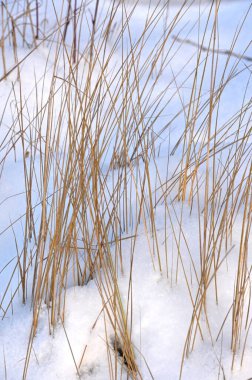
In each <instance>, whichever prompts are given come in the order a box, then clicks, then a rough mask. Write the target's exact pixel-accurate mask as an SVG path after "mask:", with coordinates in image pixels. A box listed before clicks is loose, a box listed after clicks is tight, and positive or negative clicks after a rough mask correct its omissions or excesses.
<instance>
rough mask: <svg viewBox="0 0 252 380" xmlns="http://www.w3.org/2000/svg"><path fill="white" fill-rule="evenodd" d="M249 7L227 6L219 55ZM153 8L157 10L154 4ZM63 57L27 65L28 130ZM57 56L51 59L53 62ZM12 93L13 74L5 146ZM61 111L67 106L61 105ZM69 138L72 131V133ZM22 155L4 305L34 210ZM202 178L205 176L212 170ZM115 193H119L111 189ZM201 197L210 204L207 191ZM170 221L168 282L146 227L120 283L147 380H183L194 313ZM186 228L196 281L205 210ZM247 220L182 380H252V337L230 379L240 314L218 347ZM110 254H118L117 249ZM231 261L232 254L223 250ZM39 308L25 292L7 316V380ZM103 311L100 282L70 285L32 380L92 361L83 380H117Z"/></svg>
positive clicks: (138, 19) (44, 53)
mask: <svg viewBox="0 0 252 380" xmlns="http://www.w3.org/2000/svg"><path fill="white" fill-rule="evenodd" d="M49 3H50V2H49ZM249 4H250V1H243V2H231V3H229V4H228V3H224V2H223V4H222V5H221V9H220V12H219V34H220V41H219V45H220V48H223V49H227V48H229V47H230V46H231V43H232V38H233V36H234V33H235V30H236V28H237V25H238V24H239V23H240V22H241V20H242V18H243V17H244V15H245V14H246V11H247V10H248V7H249ZM49 5H51V4H49ZM57 6H58V7H60V2H58V3H57V2H56V7H57ZM108 7H109V2H105V3H104V8H103V11H102V12H105V11H106V9H107V8H108ZM152 7H153V8H154V5H153V4H152ZM201 7H202V8H205V9H206V10H207V9H208V7H209V5H205V4H202V5H201ZM176 10H177V6H173V7H170V9H169V14H170V16H172V14H174V13H175V12H176ZM49 12H51V15H52V19H53V18H54V12H53V9H52V7H50V6H49ZM146 14H147V6H146V5H145V4H142V3H141V4H139V5H138V7H137V8H136V12H135V15H134V17H133V19H132V20H131V24H130V25H131V26H132V29H131V30H132V35H133V38H137V37H138V30H139V28H140V25H143V23H144V21H145V17H146ZM198 15H199V8H198V6H197V5H195V6H194V7H191V8H190V11H189V12H188V13H187V14H186V15H185V16H184V17H183V19H182V21H181V24H179V26H178V30H179V29H180V28H181V27H182V25H183V26H184V31H183V35H184V36H187V33H188V32H189V31H190V28H191V26H192V25H193V24H194V22H195V21H196V20H197V18H198ZM206 17H207V12H206V11H204V13H203V15H202V20H201V23H202V28H203V25H204V20H205V19H206ZM230 20H232V22H230ZM251 22H252V14H251V11H250V13H249V14H248V17H247V20H246V22H245V24H244V27H243V31H242V33H241V35H240V36H239V39H238V41H237V43H236V45H235V48H234V50H235V51H237V52H238V53H241V52H243V51H244V49H245V48H246V47H247V46H248V44H249V43H250V42H251V30H250V29H251ZM162 28H163V25H161V24H160V27H158V28H157V29H156V30H155V32H154V33H153V36H152V37H151V39H150V40H149V41H148V43H147V46H146V50H144V52H143V57H142V59H143V60H144V57H146V56H147V54H148V53H149V49H151V46H152V45H154V44H155V43H156V41H157V39H158V38H159V36H160V31H161V30H162ZM210 30H211V29H210ZM202 32H203V29H202V31H200V35H202ZM70 38H71V34H70V35H69V39H70ZM85 38H86V37H85V36H84V37H83V43H84V39H85ZM186 38H187V37H186ZM190 38H191V39H192V40H194V41H197V38H198V30H197V27H196V29H195V28H194V30H193V31H192V32H191V33H190ZM207 38H208V37H207ZM178 47H179V44H175V45H174V47H173V49H174V50H173V51H175V50H176V49H177V48H178ZM194 51H195V48H194V47H192V46H190V45H183V50H182V49H181V48H180V49H179V52H178V53H177V54H176V55H175V56H174V58H173V60H172V62H171V63H170V65H168V67H167V68H166V71H165V72H164V74H163V76H162V81H161V83H159V85H158V86H157V87H156V89H155V91H156V94H157V93H158V91H160V90H161V89H162V88H164V87H165V86H166V85H167V83H168V81H169V80H171V78H172V77H171V75H172V73H173V75H176V73H180V69H181V68H182V67H183V66H184V65H185V63H186V61H187V58H188V59H189V57H191V56H192V54H193V53H194ZM28 52H29V49H27V48H22V47H19V48H18V56H19V59H21V58H22V57H24V56H25V55H26V54H27V53H28ZM54 53H55V50H54V47H53V46H41V47H39V48H38V49H37V50H36V51H35V52H34V53H33V54H32V55H31V56H30V57H29V58H28V59H27V60H26V62H25V64H22V67H21V78H22V91H23V100H25V101H26V102H27V109H26V110H25V112H24V114H25V116H26V117H27V118H28V115H29V117H30V119H27V120H26V122H27V123H29V122H31V120H32V115H33V114H34V113H35V109H34V104H35V101H34V99H35V96H34V84H35V77H36V81H37V82H38V90H39V91H38V96H39V99H40V102H41V104H42V103H43V101H44V99H46V98H47V96H48V95H49V91H50V83H51V79H52V74H53V71H52V70H53V69H52V67H53V62H54ZM119 54H120V53H119ZM119 54H118V55H117V53H115V65H116V61H117V59H118V57H119ZM249 54H250V55H252V48H251V46H250V47H249V48H248V50H247V51H246V55H249ZM48 55H49V59H48V62H47V58H48ZM6 56H7V60H8V62H11V60H12V52H11V51H10V50H8V51H7V53H6ZM226 59H227V57H225V56H222V57H220V62H219V72H218V75H217V81H219V80H220V75H221V73H222V71H223V65H224V64H225V62H226ZM231 61H232V62H235V59H234V58H231ZM195 62H196V57H194V58H193V59H192V60H191V61H190V62H188V63H187V64H186V66H185V69H184V70H183V72H182V73H181V74H179V76H178V81H179V84H181V85H182V84H183V81H184V80H185V78H187V76H188V75H190V73H192V71H193V69H194V67H195ZM10 66H11V65H10ZM231 67H232V63H230V68H231ZM64 69H65V68H64V67H63V65H62V66H59V68H58V73H60V72H63V71H64ZM1 70H2V69H1ZM45 70H46V75H45V79H43V80H42V79H41V78H42V77H43V75H44V72H45ZM237 70H244V71H243V72H242V73H241V74H240V75H239V76H237V78H235V79H234V80H232V81H231V82H230V84H229V86H227V88H226V89H225V93H224V95H223V97H222V100H221V105H220V112H219V113H220V117H219V123H220V125H223V124H224V123H225V121H227V120H228V119H229V118H230V117H231V116H232V115H235V112H236V111H238V110H239V109H240V107H241V105H242V101H243V96H244V91H245V88H246V85H247V81H248V79H249V77H250V73H249V70H246V69H245V64H244V62H240V63H239V64H238V67H237V69H236V71H237ZM250 72H251V71H250ZM1 75H2V71H0V77H1ZM227 75H228V74H227ZM192 80H193V78H191V79H190V80H189V81H187V82H186V84H185V88H182V89H181V92H182V97H183V98H184V101H185V102H186V100H188V95H189V91H188V89H187V88H186V87H187V86H188V87H189V88H190V86H191V84H192ZM57 85H58V86H60V81H59V82H57ZM12 86H14V88H15V89H16V91H17V93H18V86H19V83H18V82H17V81H16V72H13V73H12V74H11V75H10V76H9V77H8V79H7V80H6V81H2V82H0V99H1V101H0V115H2V114H3V113H4V114H3V118H2V121H1V128H0V143H2V141H3V138H4V136H5V133H6V130H8V126H9V125H11V124H12V113H11V109H14V108H15V103H14V102H13V100H14V94H13V91H12V88H13V87H12ZM42 91H43V92H42ZM176 91H177V88H173V89H172V88H171V89H169V95H171V96H173V94H174V93H176ZM208 92H209V83H208V82H207V79H205V80H204V84H203V94H204V98H205V99H207V97H208ZM9 93H11V96H10V100H9V101H8V106H7V110H6V111H4V107H5V103H6V101H7V97H8V95H9ZM152 96H153V97H155V94H152ZM250 96H251V84H250V83H249V86H248V90H247V94H246V101H249V100H250ZM58 101H59V102H60V95H59V99H58ZM13 107H14V108H13ZM55 109H57V104H55ZM180 109H181V103H180V99H178V98H177V97H176V98H173V100H172V101H171V102H170V103H169V105H168V106H167V107H166V109H165V112H164V116H163V118H161V119H162V120H161V121H160V124H159V125H158V127H157V131H158V129H161V128H162V126H163V125H164V124H165V123H166V122H167V121H168V120H170V118H171V117H172V116H173V115H175V114H176V112H177V111H178V110H180ZM14 113H15V112H14ZM202 117H203V116H202ZM247 118H249V115H247ZM183 123H184V118H183V115H182V116H181V117H180V118H178V119H177V120H176V121H175V123H174V125H173V127H172V128H171V129H170V131H171V132H170V139H171V140H170V141H171V146H172V147H173V146H174V145H175V144H176V142H177V140H178V138H179V137H180V135H181V133H182V131H183V129H182V128H183ZM64 128H66V125H65V126H64ZM64 128H63V132H64ZM235 128H236V125H234V126H233V129H234V130H235ZM231 131H232V130H230V131H229V134H230V140H232V136H231ZM63 132H62V133H63ZM16 133H18V131H16ZM16 137H17V135H15V133H14V132H13V139H14V140H15V139H16ZM162 141H163V140H162ZM28 148H29V144H28V143H27V149H28ZM8 149H9V147H8V146H7V147H6V148H5V149H3V150H1V156H0V161H1V160H2V158H4V155H5V152H6V151H8ZM223 154H224V153H223ZM22 155H23V153H22V146H21V143H20V141H18V142H17V144H16V147H15V156H14V154H13V153H11V154H10V155H8V157H7V159H6V160H5V162H4V167H3V172H2V176H1V186H0V210H1V212H0V252H1V255H0V299H2V297H3V295H4V291H5V289H6V284H7V282H8V281H9V279H10V276H11V273H12V271H13V269H14V266H15V263H16V261H15V258H16V255H17V252H16V244H15V239H14V236H16V237H17V240H18V242H19V243H20V242H21V241H22V236H23V228H24V226H23V215H24V214H25V212H26V201H25V197H24V195H23V191H24V178H23V160H22ZM180 155H181V147H179V148H178V149H177V151H176V153H175V154H174V155H173V156H170V157H169V159H170V163H169V173H170V174H172V173H173V171H174V170H175V168H176V166H177V163H178V161H179V157H180ZM167 159H168V137H167V136H166V139H164V141H163V142H162V144H161V147H160V156H159V158H157V163H158V166H159V167H160V168H162V167H166V163H167ZM28 160H29V158H28ZM150 170H151V174H152V178H151V180H152V184H153V188H154V183H155V179H156V176H155V165H154V164H153V163H150ZM161 172H162V171H161ZM201 173H202V174H203V175H204V170H203V169H202V172H201ZM162 175H163V179H165V178H166V173H163V172H162ZM50 186H52V185H50ZM110 186H113V181H112V179H111V183H110ZM174 194H175V192H174ZM160 195H161V192H158V193H157V197H159V196H160ZM200 195H201V197H202V199H203V196H204V194H203V190H202V192H201V193H200ZM33 199H34V204H36V203H37V202H39V196H38V194H37V193H36V191H35V190H34V193H33ZM202 199H200V202H202ZM133 208H134V207H133ZM164 214H165V211H164V206H163V204H159V205H158V206H157V207H156V210H155V221H156V228H157V239H158V241H159V248H160V257H161V260H162V264H163V265H164V267H165V257H166V256H165V239H167V236H168V237H169V239H168V240H169V241H168V250H169V256H168V273H165V272H164V273H162V274H161V273H160V272H159V270H158V260H157V255H156V256H155V257H154V258H153V256H152V252H151V249H150V247H153V245H154V239H153V236H152V235H151V233H150V232H148V233H146V230H145V228H144V223H141V224H140V226H139V228H138V236H137V239H136V246H135V250H134V252H135V253H134V261H133V270H132V273H131V270H130V259H131V254H132V243H131V240H130V239H128V240H124V241H123V242H122V252H123V265H124V272H123V274H120V275H119V288H120V292H121V296H122V301H123V304H124V306H126V305H127V297H128V292H129V291H131V292H132V305H133V306H132V341H133V342H134V346H135V353H136V359H137V363H138V365H139V368H140V371H141V373H142V376H143V379H144V380H147V379H151V378H154V379H155V380H167V379H169V380H176V379H179V375H180V368H181V360H182V355H183V350H184V344H185V340H186V335H187V332H188V328H189V324H190V321H191V316H192V310H193V307H192V302H191V300H190V296H189V292H188V287H187V284H186V279H185V276H184V275H183V270H182V266H181V263H180V260H179V259H178V255H177V249H176V242H175V241H174V238H173V237H172V236H173V230H172V226H171V223H170V222H168V226H165V225H164ZM35 215H36V217H39V215H40V211H39V207H38V211H37V214H36V213H35ZM177 217H178V218H180V217H181V203H179V202H177V203H176V206H175V209H174V210H173V211H172V216H171V218H172V220H173V222H174V228H175V231H176V232H177V234H179V233H180V227H179V223H178V221H177V219H176V218H177ZM182 219H183V224H182V225H183V227H182V228H183V236H184V238H182V239H181V255H182V258H183V262H184V264H185V266H186V273H190V272H192V273H193V270H192V265H191V260H190V257H189V252H188V248H187V245H186V243H187V244H188V246H189V248H190V253H193V259H194V263H195V264H196V265H197V266H198V267H199V265H200V256H199V249H200V246H199V231H198V213H197V210H192V212H190V207H189V206H188V205H187V204H186V203H185V204H184V206H183V212H182ZM241 219H242V217H241V215H238V217H237V219H236V221H235V227H234V228H233V241H232V245H233V246H234V249H232V251H231V254H230V255H229V256H228V258H227V260H225V263H224V264H223V265H222V266H221V267H220V269H219V271H218V278H217V281H218V283H219V287H218V290H219V294H218V299H219V302H218V305H216V302H215V292H214V286H213V285H214V284H213V282H212V284H211V286H210V288H211V289H210V291H209V293H208V298H207V309H208V310H210V311H209V313H208V318H209V321H208V322H209V325H210V327H211V329H210V330H211V335H212V336H210V334H209V331H208V329H207V324H206V323H204V322H206V321H205V320H204V315H203V316H202V328H203V336H204V341H202V340H201V339H200V336H199V334H197V338H196V341H195V345H194V349H193V351H192V353H191V354H190V356H189V357H188V358H186V359H185V361H184V366H183V377H182V378H183V379H188V380H192V379H195V380H201V379H204V380H214V379H216V380H217V379H224V378H225V379H228V380H244V379H249V378H250V377H251V376H252V365H251V355H252V334H250V333H249V335H248V339H247V343H246V350H245V354H244V360H243V365H242V366H240V360H241V351H242V349H240V350H239V354H238V355H237V357H236V358H235V365H234V368H233V370H231V363H232V352H231V349H230V342H231V324H232V316H231V314H232V313H229V315H228V317H227V319H226V322H225V325H224V328H223V330H222V333H221V334H220V336H219V337H218V340H216V338H217V336H218V334H219V331H220V328H221V325H222V323H223V321H224V320H225V318H226V315H227V313H228V310H229V309H230V307H231V306H232V302H233V292H234V285H235V276H236V270H237V269H236V268H237V260H238V254H239V243H240V235H241ZM11 223H14V224H13V228H10V227H9V226H10V224H11ZM166 229H167V230H166ZM14 234H15V235H14ZM123 236H124V237H127V234H126V233H125V235H123ZM147 236H148V237H149V239H150V242H151V244H150V245H149V242H148V240H147ZM185 240H186V243H185ZM248 244H249V251H250V252H251V249H252V239H251V236H250V240H249V242H248ZM111 249H112V250H113V249H114V246H113V245H112V247H111ZM153 251H154V249H153ZM222 254H224V248H223V252H222ZM12 259H13V261H12V262H11V264H10V265H8V266H7V267H6V268H5V265H6V264H7V263H8V262H9V261H10V260H12ZM177 260H178V262H179V264H178V278H176V270H175V268H176V265H177ZM153 261H154V263H153ZM153 264H154V266H155V270H154V269H153ZM249 264H251V258H249ZM130 276H132V288H131V290H129V277H130ZM18 281H19V277H18V274H17V271H16V272H15V275H14V280H13V281H12V283H11V285H10V287H9V289H8V292H7V294H6V296H5V299H4V302H3V303H2V307H3V308H4V309H5V308H6V306H7V305H8V303H9V300H10V297H11V296H12V294H13V292H14V291H15V288H16V284H17V282H18ZM189 281H190V282H191V288H192V291H193V296H194V297H195V296H196V292H197V281H196V277H195V275H194V274H192V277H191V278H190V279H189ZM31 283H32V275H30V277H29V278H28V284H31ZM30 300H31V295H30V294H29V297H28V302H27V303H26V305H23V304H22V296H21V291H20V290H19V292H18V293H17V295H16V297H15V298H14V299H13V301H12V305H11V308H10V309H9V311H8V313H7V315H6V316H5V317H4V318H3V320H1V321H0V349H1V351H0V352H1V353H0V379H5V378H6V379H8V380H18V379H22V374H23V369H24V363H25V357H26V352H27V346H28V341H29V334H30V328H31V324H32V307H31V302H30ZM245 310H246V308H245ZM103 311H104V310H103V303H102V300H101V297H100V294H99V289H98V287H97V284H96V282H95V280H91V281H89V282H88V284H86V285H85V286H83V287H77V286H75V287H72V286H71V280H69V288H68V289H67V290H66V307H65V317H64V328H63V326H62V321H60V320H59V322H58V325H57V327H56V329H55V330H54V331H53V332H52V331H49V323H48V310H47V307H46V306H43V307H42V311H41V313H40V318H39V325H38V330H37V333H36V337H35V339H34V341H33V347H32V352H31V358H30V363H29V368H28V374H27V379H28V380H36V379H40V380H54V379H60V380H65V379H66V380H72V379H76V378H78V374H77V370H76V364H75V362H76V363H77V366H78V365H79V363H80V362H81V359H82V356H83V355H84V356H83V360H82V364H81V365H80V369H79V377H80V378H82V379H90V380H95V379H96V380H108V379H110V368H109V360H108V356H109V353H110V355H111V357H112V359H111V360H112V361H113V360H114V357H115V354H114V352H113V349H112V348H111V347H108V346H107V343H106V342H107V340H106V336H109V337H110V339H112V338H113V335H112V334H113V332H112V330H111V327H110V326H109V320H108V318H107V316H106V314H105V313H104V312H103ZM1 314H2V311H0V315H1ZM146 363H147V364H146ZM220 363H221V365H220ZM118 376H121V378H122V379H126V378H127V372H126V370H125V368H124V366H123V365H121V368H120V370H119V375H118Z"/></svg>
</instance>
